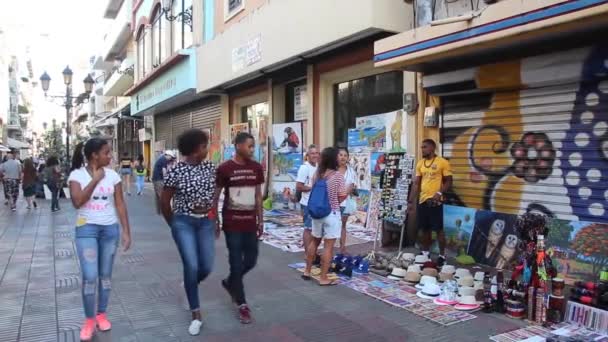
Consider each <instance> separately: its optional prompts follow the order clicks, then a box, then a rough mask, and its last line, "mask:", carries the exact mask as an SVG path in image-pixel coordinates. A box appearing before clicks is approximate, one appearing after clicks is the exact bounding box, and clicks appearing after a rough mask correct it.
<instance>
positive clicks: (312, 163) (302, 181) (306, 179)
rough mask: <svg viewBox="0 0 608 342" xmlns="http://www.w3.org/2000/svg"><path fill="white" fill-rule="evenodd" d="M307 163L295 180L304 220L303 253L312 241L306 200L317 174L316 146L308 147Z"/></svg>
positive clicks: (317, 156) (317, 155) (303, 165)
mask: <svg viewBox="0 0 608 342" xmlns="http://www.w3.org/2000/svg"><path fill="white" fill-rule="evenodd" d="M306 156H307V158H308V161H307V162H305V163H304V164H302V166H300V168H299V169H298V176H297V178H296V191H299V192H301V193H302V198H301V199H300V206H301V207H302V218H303V220H304V232H303V233H302V241H303V243H304V251H306V248H308V245H309V244H310V240H311V239H312V234H311V231H312V218H311V217H310V214H309V213H308V207H307V206H308V199H309V198H310V190H312V180H313V178H314V176H315V173H316V172H317V162H318V161H319V149H318V148H317V146H316V145H310V146H308V151H307V152H306Z"/></svg>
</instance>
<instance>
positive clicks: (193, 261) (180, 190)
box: [160, 129, 219, 336]
mask: <svg viewBox="0 0 608 342" xmlns="http://www.w3.org/2000/svg"><path fill="white" fill-rule="evenodd" d="M177 144H178V148H179V152H180V154H181V155H182V156H184V159H183V160H182V161H180V162H178V163H177V165H175V167H173V168H172V169H171V170H169V172H168V173H167V175H166V177H165V185H164V188H163V191H162V194H161V200H160V204H161V211H162V214H163V216H164V218H165V220H166V221H167V223H168V224H169V226H170V227H171V234H172V235H173V240H175V244H176V245H177V250H178V251H179V255H180V257H181V259H182V264H183V271H184V290H185V291H186V297H188V303H189V304H190V311H191V312H192V320H191V322H190V326H189V328H188V332H189V333H190V335H193V336H194V335H198V334H200V331H201V327H202V325H203V322H202V318H201V307H200V301H199V296H198V284H199V283H200V282H202V281H203V280H205V278H207V276H208V275H209V273H211V270H212V268H213V260H214V258H215V240H216V239H217V238H218V236H219V235H217V234H216V230H215V218H216V215H217V214H216V213H215V212H214V211H213V210H211V208H212V201H213V192H214V189H215V166H213V163H211V162H210V161H206V160H205V158H206V157H207V153H208V150H207V147H208V144H209V136H208V135H207V133H205V132H203V131H201V130H200V129H190V130H188V131H185V132H184V133H182V135H180V136H179V138H178V143H177ZM171 200H173V207H171Z"/></svg>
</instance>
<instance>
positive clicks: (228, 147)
mask: <svg viewBox="0 0 608 342" xmlns="http://www.w3.org/2000/svg"><path fill="white" fill-rule="evenodd" d="M235 153H236V149H235V148H234V145H233V144H229V143H224V153H223V160H224V161H226V160H230V159H232V157H234V154H235Z"/></svg>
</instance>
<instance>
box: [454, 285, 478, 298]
mask: <svg viewBox="0 0 608 342" xmlns="http://www.w3.org/2000/svg"><path fill="white" fill-rule="evenodd" d="M476 291H477V290H475V289H474V288H472V287H459V288H458V297H465V296H475V292H476Z"/></svg>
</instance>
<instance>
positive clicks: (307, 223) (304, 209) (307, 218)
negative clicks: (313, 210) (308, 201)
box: [300, 204, 312, 230]
mask: <svg viewBox="0 0 608 342" xmlns="http://www.w3.org/2000/svg"><path fill="white" fill-rule="evenodd" d="M300 206H301V207H302V217H303V219H304V229H308V230H311V229H312V217H310V211H308V206H307V205H303V204H300Z"/></svg>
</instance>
